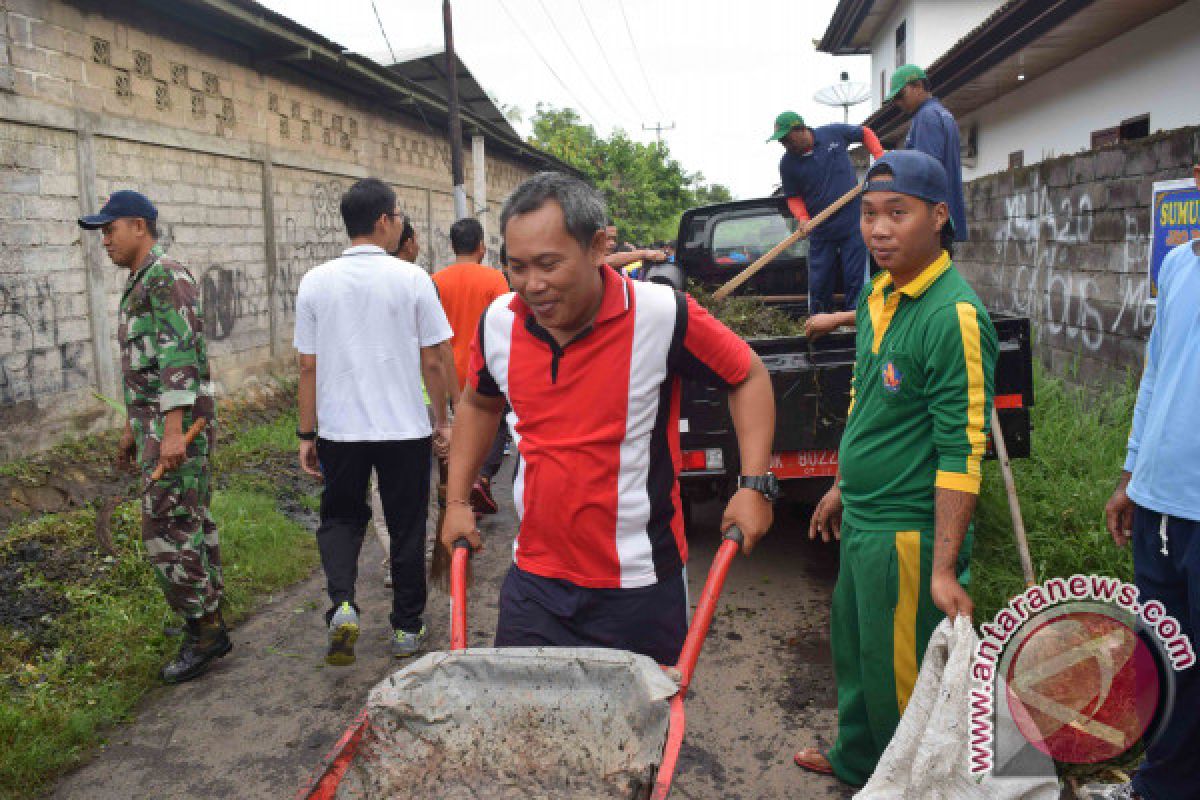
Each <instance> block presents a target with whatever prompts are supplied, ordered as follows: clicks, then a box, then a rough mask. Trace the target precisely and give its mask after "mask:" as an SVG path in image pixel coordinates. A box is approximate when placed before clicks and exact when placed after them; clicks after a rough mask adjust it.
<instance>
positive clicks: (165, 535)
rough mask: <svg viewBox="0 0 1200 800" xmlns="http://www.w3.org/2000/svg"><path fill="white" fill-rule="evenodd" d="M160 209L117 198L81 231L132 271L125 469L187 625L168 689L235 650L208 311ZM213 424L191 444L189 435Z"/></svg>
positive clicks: (127, 298) (163, 579)
mask: <svg viewBox="0 0 1200 800" xmlns="http://www.w3.org/2000/svg"><path fill="white" fill-rule="evenodd" d="M157 218H158V211H157V209H155V208H154V205H153V204H152V203H151V202H150V201H149V200H148V199H147V198H146V197H145V196H144V195H141V194H139V193H137V192H132V191H120V192H115V193H114V194H113V195H112V196H111V197H110V198H109V200H108V202H107V203H106V204H105V206H104V208H103V209H101V210H100V213H99V214H96V215H93V216H88V217H81V218H80V220H79V225H80V226H81V227H83V228H86V229H89V230H93V229H96V228H101V229H102V230H103V233H104V247H105V249H106V250H107V251H108V255H109V257H110V258H111V259H112V261H113V263H114V264H116V265H117V266H119V267H124V268H126V269H128V270H129V278H128V280H127V281H126V283H125V290H124V293H123V294H122V296H121V306H120V328H119V330H118V334H117V337H118V342H119V344H120V347H121V372H122V376H123V379H124V387H125V408H126V411H127V413H128V419H127V421H126V425H125V432H124V434H123V435H122V437H121V445H120V453H119V460H121V461H124V462H128V460H129V458H130V457H131V456H134V457H135V458H136V462H137V465H138V467H139V470H140V473H141V476H142V481H143V483H144V482H145V481H146V480H147V479H149V478H150V476H151V475H152V473H153V472H154V470H155V468H156V467H157V466H158V465H159V464H160V463H162V464H163V465H164V466H165V467H166V473H165V474H164V475H163V477H162V479H161V480H158V481H155V482H153V483H152V484H151V485H150V487H149V489H148V490H147V491H146V492H145V494H144V495H143V496H142V498H141V499H142V541H143V542H144V543H145V546H146V553H147V555H148V557H149V560H150V563H151V564H152V565H153V567H154V573H155V575H156V576H157V577H158V580H159V583H160V584H161V585H162V588H163V594H164V595H165V596H166V599H167V604H168V605H169V606H170V607H171V608H172V609H173V610H174V611H176V612H178V613H179V614H180V615H181V616H182V617H183V618H184V620H185V621H186V623H187V627H186V630H185V632H184V639H183V643H182V645H181V646H180V650H179V655H178V656H177V657H176V659H175V660H174V661H172V662H171V663H169V664H167V665H166V666H165V667H164V668H163V670H162V678H163V680H165V681H166V682H168V683H179V682H182V681H186V680H190V679H192V678H194V677H197V676H198V675H200V674H201V673H203V672H204V671H205V670H206V669H208V667H209V666H210V665H211V663H212V662H213V661H214V660H216V659H217V658H220V657H221V656H223V655H225V654H226V653H228V652H229V651H230V649H232V646H233V645H232V644H231V643H230V641H229V636H228V633H227V631H226V629H225V624H224V621H223V620H222V619H221V613H220V610H219V604H220V601H221V594H222V587H223V581H222V578H221V556H220V550H219V548H218V544H217V526H216V523H214V522H213V518H212V516H211V515H210V514H209V511H208V505H209V500H210V498H211V493H212V485H211V469H210V466H209V454H210V449H211V445H212V442H213V439H214V431H213V427H214V423H215V421H216V408H215V405H214V402H213V392H212V384H211V381H210V379H209V371H208V355H207V351H206V344H205V339H204V326H203V319H204V316H203V310H202V308H201V299H200V290H199V286H198V285H197V283H196V280H195V279H194V278H193V277H192V275H191V273H190V272H188V270H187V268H185V267H184V266H183V265H182V264H180V263H179V262H177V261H174V260H173V259H171V258H169V257H168V256H167V255H166V254H165V253H164V252H163V248H162V246H161V245H159V244H158V242H157V238H158V234H157V229H156V220H157ZM199 419H204V420H206V421H207V425H206V426H205V428H204V429H203V430H202V431H201V432H200V434H199V435H197V436H196V438H195V439H194V440H193V441H192V442H191V443H190V444H188V443H186V440H185V435H184V431H187V430H188V429H189V428H190V427H191V426H192V424H193V423H194V422H195V421H196V420H199Z"/></svg>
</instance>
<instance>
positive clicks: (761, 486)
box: [738, 472, 779, 503]
mask: <svg viewBox="0 0 1200 800" xmlns="http://www.w3.org/2000/svg"><path fill="white" fill-rule="evenodd" d="M738 487H739V488H741V489H753V490H754V491H756V492H762V495H763V497H765V498H767V500H770V501H771V502H772V503H773V502H775V501H776V500H777V499H778V498H779V479H778V478H776V477H775V476H774V475H773V474H771V473H770V472H768V473H766V474H765V475H742V476H740V477H739V478H738Z"/></svg>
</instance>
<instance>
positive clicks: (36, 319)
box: [0, 275, 88, 405]
mask: <svg viewBox="0 0 1200 800" xmlns="http://www.w3.org/2000/svg"><path fill="white" fill-rule="evenodd" d="M59 328H60V325H59V314H58V306H57V304H56V302H55V294H54V288H53V286H52V285H51V283H50V280H49V278H46V277H41V278H32V279H30V278H25V277H22V276H15V275H0V405H12V404H14V403H18V402H21V401H23V400H31V399H34V398H36V397H42V396H45V395H49V394H54V393H57V392H62V391H67V390H69V389H74V388H77V387H79V386H83V385H85V384H86V383H87V380H88V374H87V367H86V353H85V348H84V344H85V343H84V342H62V341H60V340H59V339H60V336H59Z"/></svg>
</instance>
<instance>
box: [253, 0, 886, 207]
mask: <svg viewBox="0 0 1200 800" xmlns="http://www.w3.org/2000/svg"><path fill="white" fill-rule="evenodd" d="M259 2H262V3H263V5H265V6H267V7H269V8H271V9H272V10H274V11H277V12H279V13H281V14H284V15H286V16H288V17H291V18H292V19H294V20H295V21H297V22H299V23H300V24H302V25H304V26H306V27H308V28H311V29H313V30H315V31H317V32H318V33H320V34H322V35H324V36H326V37H327V38H329V39H332V40H333V41H335V42H337V43H339V44H341V45H342V46H344V47H347V48H349V49H350V50H352V51H354V52H357V53H362V54H363V55H367V56H371V57H372V58H376V59H381V60H383V61H385V62H386V61H388V60H390V59H387V58H386V54H387V49H388V46H387V43H386V42H385V41H384V32H386V35H387V38H388V39H389V40H390V42H391V46H392V49H393V50H395V51H396V52H397V53H402V52H403V51H411V50H415V49H418V48H422V47H427V46H431V45H433V46H438V47H440V46H441V44H442V13H441V11H442V2H441V0H375V6H376V8H377V9H378V16H379V19H380V20H381V21H382V28H383V31H382V32H381V30H380V24H379V23H378V22H377V21H376V14H375V11H374V10H373V9H372V4H371V0H337V2H336V3H332V2H330V0H259ZM836 5H837V3H836V0H454V2H453V9H454V41H455V49H456V50H457V51H458V53H459V56H460V57H461V58H462V60H463V61H464V62H465V63H466V64H467V66H468V67H469V68H470V70H471V72H472V74H473V75H474V76H475V78H476V80H478V81H479V83H480V84H482V85H483V87H484V88H485V89H486V90H487V91H489V92H490V93H491V94H492V95H493V96H495V97H496V98H497V99H498V100H499V101H500V102H501V103H504V104H507V105H510V106H516V107H517V108H519V109H520V110H521V112H522V113H523V114H524V116H525V118H526V120H527V119H528V117H529V116H531V115H532V114H533V112H534V110H535V108H536V107H537V104H538V103H539V102H542V103H548V104H550V105H554V106H558V107H571V108H575V109H576V110H577V111H579V112H580V115H581V116H582V117H583V119H584V121H585V122H587V123H590V124H592V125H593V126H595V128H596V129H597V131H599V132H600V133H601V134H602V135H608V134H609V133H610V132H611V130H612V129H613V128H616V127H620V128H623V129H624V130H625V131H626V132H628V133H629V134H630V135H631V136H633V138H635V139H638V140H639V141H644V142H650V141H653V140H654V137H655V133H654V131H645V130H643V126H648V127H649V126H654V125H658V124H662V125H664V126H670V125H672V124H674V126H675V127H674V128H673V129H672V130H668V131H664V132H663V133H662V137H663V140H664V141H666V142H667V143H668V144H669V145H670V148H671V154H672V156H673V157H675V158H676V159H678V160H679V161H680V162H681V163H682V164H683V166H684V168H685V169H687V170H689V171H693V172H696V171H698V172H702V173H703V174H704V178H705V181H706V182H708V183H721V184H724V185H726V186H728V187H729V188H730V190H731V191H732V192H733V193H734V195H735V196H736V197H758V196H762V195H765V194H769V193H770V192H771V190H772V189H773V188H774V187H775V186H776V185H777V184H778V182H779V175H778V164H779V157H780V155H781V154H782V152H783V151H782V148H781V147H780V145H778V144H776V143H774V142H772V143H770V144H767V143H766V141H765V140H766V139H767V137H768V136H769V135H770V134H771V130H772V122H773V120H774V118H775V116H776V114H778V113H779V112H781V111H796V112H797V113H799V114H801V115H802V116H803V117H804V118H805V120H806V121H807V122H808V123H809V124H810V125H820V124H824V123H828V122H841V121H842V109H841V108H831V107H828V106H823V105H821V104H819V103H817V102H816V101H815V100H813V94H814V93H815V92H816V91H817V90H818V89H820V88H822V87H823V86H827V85H829V84H832V83H836V82H837V81H838V80H839V76H840V73H841V72H843V71H845V72H849V73H850V80H851V81H859V82H863V83H869V75H868V71H869V69H870V63H869V58H868V57H866V56H839V57H836V58H835V57H833V56H830V55H827V54H824V53H818V52H817V51H816V48H815V46H814V43H813V42H814V40H816V39H820V37H821V35H822V34H823V33H824V31H825V27H826V24H827V23H828V21H829V18H830V16H831V15H832V14H833V9H834V7H835V6H836ZM331 9H335V11H334V12H333V13H331ZM589 23H590V28H589ZM593 33H594V35H593ZM631 34H632V36H631ZM602 48H603V49H602ZM635 48H636V49H635ZM867 109H868V104H866V103H864V104H862V105H860V106H857V107H855V108H851V109H850V121H851V122H861V121H862V119H863V117H864V116H865V115H866V113H867ZM516 127H517V130H518V131H519V132H520V133H521V134H522V135H523V136H527V135H528V134H529V129H530V126H529V123H528V122H527V121H525V122H522V123H518V124H517V125H516Z"/></svg>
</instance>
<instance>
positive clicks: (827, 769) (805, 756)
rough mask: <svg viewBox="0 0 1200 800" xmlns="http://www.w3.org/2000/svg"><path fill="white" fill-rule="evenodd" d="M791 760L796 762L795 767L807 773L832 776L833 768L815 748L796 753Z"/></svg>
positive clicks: (807, 748)
mask: <svg viewBox="0 0 1200 800" xmlns="http://www.w3.org/2000/svg"><path fill="white" fill-rule="evenodd" d="M792 760H793V761H795V762H796V766H797V767H800V768H801V769H806V770H808V771H809V772H815V773H816V774H818V775H832V774H833V766H832V765H831V764H830V763H829V759H828V758H826V756H825V754H824V753H822V752H821V751H820V750H818V749H817V748H815V747H806V748H804V749H803V750H799V751H797V752H796V755H795V756H794V757H793V758H792Z"/></svg>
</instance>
